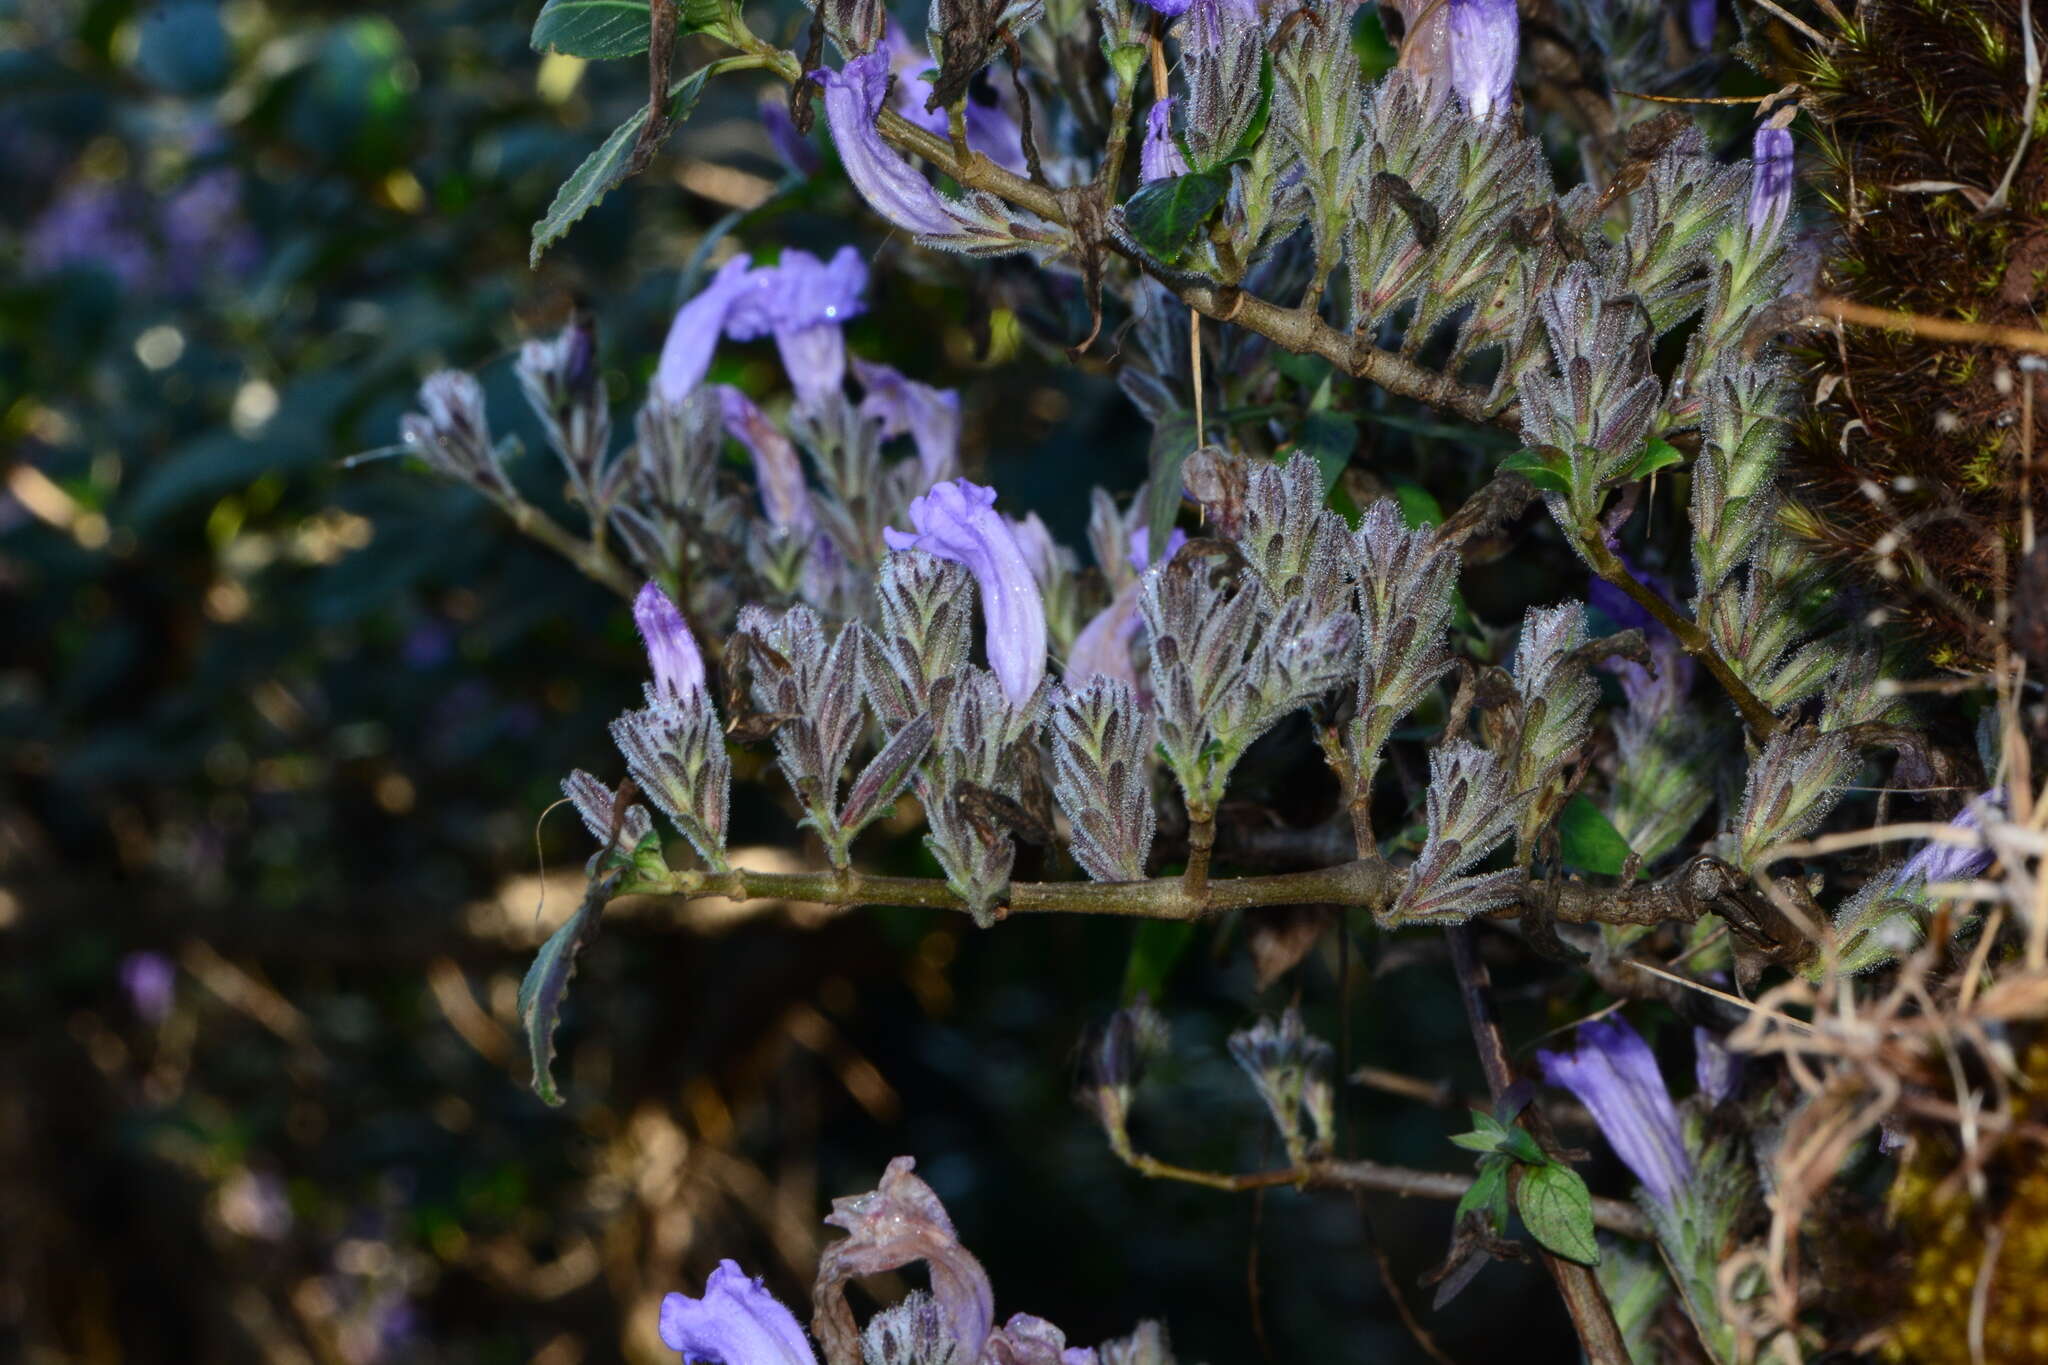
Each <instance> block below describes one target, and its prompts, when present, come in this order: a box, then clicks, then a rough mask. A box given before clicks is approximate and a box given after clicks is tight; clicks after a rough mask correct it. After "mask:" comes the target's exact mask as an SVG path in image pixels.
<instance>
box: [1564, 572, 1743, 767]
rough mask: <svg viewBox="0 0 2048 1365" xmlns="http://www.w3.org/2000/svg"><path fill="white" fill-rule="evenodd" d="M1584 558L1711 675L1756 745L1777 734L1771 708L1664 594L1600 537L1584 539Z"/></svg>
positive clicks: (1705, 634) (1695, 624)
mask: <svg viewBox="0 0 2048 1365" xmlns="http://www.w3.org/2000/svg"><path fill="white" fill-rule="evenodd" d="M1580 547H1581V548H1582V549H1583V550H1585V552H1586V557H1587V559H1588V560H1590V561H1591V562H1592V565H1593V568H1594V570H1595V571H1596V572H1597V573H1599V575H1600V576H1601V577H1602V578H1604V579H1606V580H1607V581H1608V582H1609V583H1612V584H1613V585H1614V586H1615V587H1617V588H1620V589H1621V590H1622V591H1623V592H1625V593H1627V594H1628V595H1629V597H1630V598H1631V599H1632V600H1633V601H1634V602H1635V604H1636V605H1637V606H1639V607H1641V608H1642V609H1643V610H1644V611H1647V612H1649V613H1650V615H1651V616H1654V617H1655V618H1656V619H1657V621H1658V623H1659V624H1661V625H1662V626H1663V627H1664V628H1665V629H1666V630H1668V631H1670V632H1671V633H1672V634H1673V635H1675V636H1677V637H1678V643H1679V644H1680V645H1682V646H1684V647H1685V652H1686V653H1688V654H1690V655H1692V656H1693V657H1694V658H1695V659H1698V660H1699V661H1700V664H1701V666H1702V667H1704V668H1705V669H1706V670H1707V672H1709V673H1711V674H1713V675H1714V681H1715V682H1717V683H1719V684H1721V690H1722V691H1724V692H1726V693H1727V694H1728V697H1729V700H1731V701H1733V702H1734V703H1735V709H1736V710H1738V711H1740V712H1741V713H1742V723H1743V724H1744V725H1746V726H1748V727H1749V732H1750V734H1752V735H1753V736H1755V737H1756V738H1757V739H1758V740H1759V741H1762V740H1766V739H1769V738H1770V737H1771V736H1772V735H1774V734H1776V733H1777V732H1778V730H1779V728H1780V724H1781V722H1780V721H1779V720H1778V718H1777V717H1776V716H1774V715H1772V714H1771V708H1770V707H1768V706H1765V705H1764V704H1763V702H1761V701H1760V700H1758V699H1757V695H1756V693H1754V692H1752V691H1750V690H1749V685H1748V684H1747V683H1745V682H1743V681H1742V678H1741V677H1740V676H1739V675H1738V674H1737V673H1736V672H1735V669H1734V666H1733V665H1731V664H1730V663H1729V662H1728V661H1727V660H1726V659H1724V658H1722V657H1721V653H1720V651H1719V650H1717V649H1715V648H1714V642H1713V641H1712V640H1709V639H1708V638H1707V633H1706V632H1705V631H1703V630H1701V629H1700V628H1699V625H1698V624H1697V623H1696V622H1694V621H1693V619H1692V618H1691V617H1689V616H1687V615H1686V614H1685V613H1684V612H1682V611H1680V610H1678V608H1676V607H1674V606H1672V605H1671V604H1670V603H1669V602H1666V601H1665V600H1664V597H1663V594H1661V593H1659V592H1658V591H1657V590H1656V589H1655V588H1653V587H1651V586H1650V585H1649V584H1647V583H1645V582H1643V581H1642V580H1641V579H1639V578H1637V577H1636V576H1635V575H1634V574H1632V573H1630V572H1629V571H1628V566H1627V565H1625V564H1623V563H1622V562H1621V558H1620V556H1618V555H1616V554H1615V553H1614V551H1612V550H1610V549H1608V548H1607V544H1606V542H1605V541H1603V540H1601V539H1600V537H1599V536H1597V535H1594V536H1586V537H1584V538H1583V539H1582V540H1581V541H1580Z"/></svg>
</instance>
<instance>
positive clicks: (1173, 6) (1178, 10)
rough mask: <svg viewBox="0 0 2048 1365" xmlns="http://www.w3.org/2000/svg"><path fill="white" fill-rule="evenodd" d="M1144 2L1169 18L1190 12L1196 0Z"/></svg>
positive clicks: (1152, 0)
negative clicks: (1189, 9) (1190, 7)
mask: <svg viewBox="0 0 2048 1365" xmlns="http://www.w3.org/2000/svg"><path fill="white" fill-rule="evenodd" d="M1143 3H1144V4H1145V5H1147V6H1149V7H1150V8H1152V9H1153V10H1155V11H1156V12H1158V13H1160V14H1163V15H1165V16H1166V17H1167V18H1169V19H1178V18H1180V16H1181V15H1183V14H1186V13H1187V12H1188V6H1189V5H1192V4H1193V3H1194V0H1143Z"/></svg>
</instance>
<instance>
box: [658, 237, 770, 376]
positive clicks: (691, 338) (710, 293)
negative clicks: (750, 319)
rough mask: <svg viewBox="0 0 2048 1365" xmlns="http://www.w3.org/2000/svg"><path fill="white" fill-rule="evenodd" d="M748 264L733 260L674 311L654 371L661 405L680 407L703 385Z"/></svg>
mask: <svg viewBox="0 0 2048 1365" xmlns="http://www.w3.org/2000/svg"><path fill="white" fill-rule="evenodd" d="M750 264H751V262H750V261H749V260H748V258H747V257H745V256H735V257H733V258H732V259H731V260H729V261H727V262H726V263H725V264H724V265H722V266H720V267H719V268H718V273H717V274H716V275H713V276H712V277H711V282H710V283H709V284H707V285H705V286H704V288H703V289H701V290H699V291H698V293H697V297H696V298H694V299H691V300H690V301H689V302H688V303H686V304H684V305H683V306H682V307H681V308H680V309H678V310H677V312H676V320H675V321H674V322H672V323H670V324H669V329H668V339H667V340H666V341H664V342H663V343H662V345H661V363H660V364H659V365H657V366H656V367H655V370H654V391H655V392H656V393H658V394H660V395H661V398H662V401H664V402H666V403H670V404H678V403H681V402H682V401H683V400H684V399H685V398H688V397H689V396H690V394H691V392H692V391H693V390H694V389H695V388H696V387H697V386H698V385H699V384H701V383H703V382H704V374H705V372H706V371H707V370H709V369H710V368H711V353H712V352H713V351H714V350H716V349H717V348H718V338H719V336H720V334H721V333H723V332H724V331H725V319H726V315H727V314H728V313H730V312H731V311H732V307H733V304H734V302H735V301H736V300H737V299H738V298H739V296H740V294H741V293H742V292H744V291H745V290H746V289H747V287H748V280H747V275H748V266H749V265H750Z"/></svg>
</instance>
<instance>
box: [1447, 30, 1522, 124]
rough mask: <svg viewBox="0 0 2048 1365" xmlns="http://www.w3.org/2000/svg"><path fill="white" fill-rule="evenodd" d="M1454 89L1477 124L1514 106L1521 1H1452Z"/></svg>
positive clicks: (1452, 75)
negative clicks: (1517, 5) (1518, 10)
mask: <svg viewBox="0 0 2048 1365" xmlns="http://www.w3.org/2000/svg"><path fill="white" fill-rule="evenodd" d="M1449 8H1450V11H1451V13H1450V32H1451V84H1452V86H1454V87H1455V88H1456V89H1457V92H1458V95H1459V98H1461V99H1463V100H1464V101H1465V107H1466V109H1468V110H1470V111H1471V113H1472V117H1473V118H1476V119H1481V120H1484V119H1489V118H1499V117H1502V116H1504V115H1505V114H1507V113H1508V112H1509V111H1510V110H1511V109H1513V107H1514V99H1515V58H1516V56H1517V54H1518V50H1519V47H1520V43H1521V24H1520V20H1519V19H1518V18H1517V17H1516V14H1515V0H1449Z"/></svg>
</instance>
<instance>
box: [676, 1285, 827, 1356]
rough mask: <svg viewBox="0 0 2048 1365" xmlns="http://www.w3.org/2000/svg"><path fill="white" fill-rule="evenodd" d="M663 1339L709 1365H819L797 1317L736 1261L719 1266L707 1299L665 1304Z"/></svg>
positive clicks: (679, 1298) (680, 1299)
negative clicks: (798, 1323)
mask: <svg viewBox="0 0 2048 1365" xmlns="http://www.w3.org/2000/svg"><path fill="white" fill-rule="evenodd" d="M661 1340H662V1344H663V1345H665V1346H667V1347H668V1348H669V1349H670V1350H671V1351H680V1352H682V1355H683V1359H684V1360H686V1361H692V1362H697V1361H701V1362H705V1365H817V1356H815V1355H814V1354H813V1353H812V1351H811V1344H810V1342H809V1341H807V1340H805V1338H804V1332H803V1328H801V1327H799V1326H798V1325H797V1321H796V1317H795V1316H794V1315H793V1314H792V1313H791V1312H790V1311H789V1310H788V1309H787V1308H784V1307H783V1306H782V1305H781V1304H780V1303H779V1302H777V1301H776V1298H775V1296H774V1295H773V1294H770V1293H769V1292H768V1290H767V1288H766V1287H765V1286H764V1285H763V1284H762V1283H761V1281H759V1280H758V1279H752V1278H750V1277H749V1276H748V1275H747V1273H746V1272H745V1271H743V1270H741V1269H740V1268H739V1265H738V1263H737V1262H734V1261H720V1262H719V1263H718V1269H716V1270H714V1271H712V1272H711V1278H710V1279H708V1280H706V1281H705V1282H704V1297H703V1298H701V1299H693V1298H691V1297H689V1296H688V1295H687V1294H670V1295H669V1296H668V1297H666V1298H664V1299H663V1300H662V1301H661Z"/></svg>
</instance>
